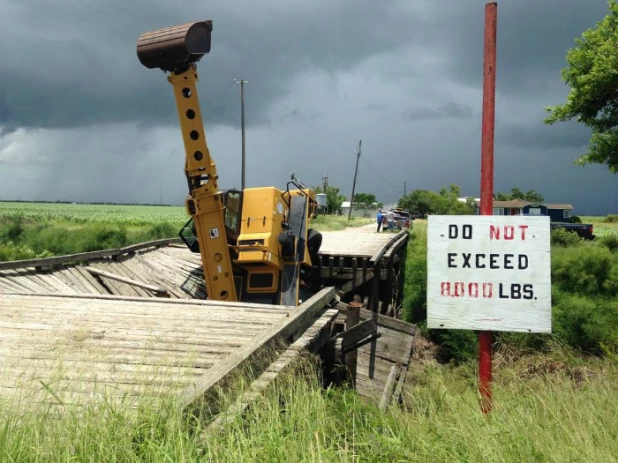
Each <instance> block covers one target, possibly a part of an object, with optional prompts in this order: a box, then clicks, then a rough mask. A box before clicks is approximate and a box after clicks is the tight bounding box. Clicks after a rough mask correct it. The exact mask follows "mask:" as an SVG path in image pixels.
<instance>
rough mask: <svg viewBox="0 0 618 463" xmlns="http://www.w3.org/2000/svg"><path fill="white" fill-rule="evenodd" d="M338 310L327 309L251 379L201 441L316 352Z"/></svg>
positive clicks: (235, 416)
mask: <svg viewBox="0 0 618 463" xmlns="http://www.w3.org/2000/svg"><path fill="white" fill-rule="evenodd" d="M338 314H339V310H337V309H328V310H326V312H324V314H323V315H322V316H321V317H320V318H318V319H317V320H316V321H315V322H314V323H313V325H311V326H310V327H309V328H308V329H307V331H305V332H304V333H303V335H302V336H301V337H300V338H299V339H298V340H297V341H295V342H294V343H293V344H292V345H291V346H290V347H289V348H288V349H287V350H286V351H285V352H284V353H283V354H282V355H281V356H280V357H279V358H278V359H277V360H276V361H275V362H273V363H272V364H271V365H270V366H269V367H268V368H267V369H266V371H264V373H262V374H261V375H260V376H259V378H258V379H257V380H255V381H254V382H253V383H252V384H251V386H249V390H248V392H247V393H245V394H242V395H240V396H239V397H238V398H237V399H236V400H235V401H234V403H233V404H232V405H231V406H230V407H229V408H228V409H227V410H226V411H225V412H223V413H220V414H219V416H217V418H216V419H215V420H214V421H213V422H212V423H211V424H210V425H208V427H207V428H206V429H205V430H204V432H203V433H202V436H201V437H202V438H205V437H207V436H208V435H209V434H211V433H214V432H217V431H220V430H222V429H223V428H224V427H225V425H226V424H227V423H229V422H231V421H233V420H234V419H236V418H237V417H240V416H242V415H243V414H244V413H245V412H246V411H247V409H248V408H249V407H250V406H251V405H253V403H254V402H255V401H256V399H257V398H259V397H260V396H261V395H262V394H263V393H264V391H265V390H266V389H267V388H268V387H270V386H271V385H273V383H275V382H276V381H277V379H278V378H279V377H280V375H281V374H282V373H284V372H285V371H287V370H289V369H290V367H291V366H292V365H293V364H294V362H296V361H298V360H299V359H300V357H301V355H302V354H303V353H304V352H313V353H315V352H317V351H318V350H319V349H320V348H321V347H322V346H323V345H324V344H325V343H326V341H327V340H328V338H329V332H330V326H331V324H332V323H333V321H334V320H335V318H337V315H338Z"/></svg>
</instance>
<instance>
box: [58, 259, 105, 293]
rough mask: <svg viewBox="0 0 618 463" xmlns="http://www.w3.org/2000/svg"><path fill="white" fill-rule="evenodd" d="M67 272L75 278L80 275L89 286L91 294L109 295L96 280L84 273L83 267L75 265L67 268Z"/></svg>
mask: <svg viewBox="0 0 618 463" xmlns="http://www.w3.org/2000/svg"><path fill="white" fill-rule="evenodd" d="M67 270H68V271H69V272H71V273H73V274H74V275H75V276H76V277H77V275H80V276H81V277H82V278H84V280H85V281H86V282H87V284H88V285H89V288H91V289H92V294H109V292H108V291H107V289H105V287H104V286H103V285H102V284H101V283H99V282H98V280H97V279H96V278H94V277H93V276H92V275H91V274H90V273H89V272H87V271H86V269H85V268H84V267H82V266H81V265H76V266H75V267H67Z"/></svg>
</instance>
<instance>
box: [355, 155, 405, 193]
mask: <svg viewBox="0 0 618 463" xmlns="http://www.w3.org/2000/svg"><path fill="white" fill-rule="evenodd" d="M361 159H362V160H363V161H365V164H367V165H368V166H369V168H370V169H371V170H372V171H373V173H374V174H376V175H377V176H378V177H380V179H382V180H383V181H384V182H386V183H388V184H389V185H390V186H392V187H393V188H397V189H399V187H398V186H395V185H393V184H392V183H391V182H389V181H388V180H386V179H385V178H384V177H382V176H381V175H380V174H379V173H378V172H377V171H376V170H375V169H374V168H373V167H372V165H371V164H369V161H367V159H365V156H361Z"/></svg>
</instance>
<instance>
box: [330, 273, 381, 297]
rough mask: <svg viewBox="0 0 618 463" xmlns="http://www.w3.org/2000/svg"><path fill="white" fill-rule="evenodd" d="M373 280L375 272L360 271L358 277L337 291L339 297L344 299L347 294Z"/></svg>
mask: <svg viewBox="0 0 618 463" xmlns="http://www.w3.org/2000/svg"><path fill="white" fill-rule="evenodd" d="M372 278H373V272H372V271H371V270H365V271H363V270H358V271H357V273H356V277H355V278H354V279H352V280H350V281H348V282H347V283H346V284H344V285H343V286H341V287H340V288H339V290H338V291H337V295H338V296H339V297H342V296H344V295H346V294H347V293H349V292H350V291H353V290H354V289H356V288H358V287H359V286H361V285H363V284H365V283H366V282H367V281H369V280H371V279H372Z"/></svg>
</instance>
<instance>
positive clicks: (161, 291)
mask: <svg viewBox="0 0 618 463" xmlns="http://www.w3.org/2000/svg"><path fill="white" fill-rule="evenodd" d="M85 270H86V271H88V272H89V273H91V274H94V275H100V276H102V277H105V278H109V279H112V280H118V281H121V282H123V283H126V284H128V285H133V286H137V287H138V288H143V289H147V290H148V291H152V292H153V293H155V294H156V295H167V296H168V297H169V293H168V292H167V290H166V289H165V288H161V287H160V286H153V285H149V284H146V283H142V282H140V281H136V280H132V279H130V278H125V277H123V276H120V275H115V274H113V273H110V272H106V271H103V270H99V269H98V268H96V267H92V266H90V265H89V266H87V267H85Z"/></svg>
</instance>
